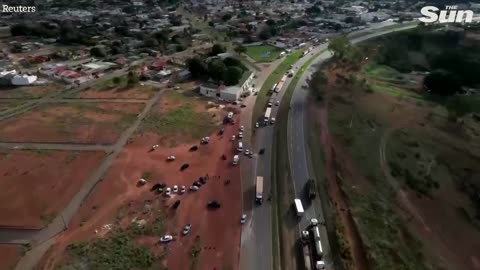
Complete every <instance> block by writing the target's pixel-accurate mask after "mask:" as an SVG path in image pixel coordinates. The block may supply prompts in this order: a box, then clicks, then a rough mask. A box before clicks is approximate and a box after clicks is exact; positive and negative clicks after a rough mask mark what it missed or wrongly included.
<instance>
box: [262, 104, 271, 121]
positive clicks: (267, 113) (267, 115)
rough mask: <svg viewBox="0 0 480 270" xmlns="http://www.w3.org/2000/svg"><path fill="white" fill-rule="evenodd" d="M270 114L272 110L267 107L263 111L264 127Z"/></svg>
mask: <svg viewBox="0 0 480 270" xmlns="http://www.w3.org/2000/svg"><path fill="white" fill-rule="evenodd" d="M270 114H272V108H270V107H268V108H267V110H266V111H265V116H264V118H263V122H264V123H265V125H268V123H269V122H270Z"/></svg>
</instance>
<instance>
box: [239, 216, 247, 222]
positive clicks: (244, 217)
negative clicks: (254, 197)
mask: <svg viewBox="0 0 480 270" xmlns="http://www.w3.org/2000/svg"><path fill="white" fill-rule="evenodd" d="M246 221H247V215H245V214H243V215H242V217H241V218H240V224H245V222H246Z"/></svg>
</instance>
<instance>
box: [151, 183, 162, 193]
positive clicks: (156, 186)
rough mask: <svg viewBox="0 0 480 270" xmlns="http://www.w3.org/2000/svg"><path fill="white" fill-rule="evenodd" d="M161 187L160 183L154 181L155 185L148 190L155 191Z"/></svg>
mask: <svg viewBox="0 0 480 270" xmlns="http://www.w3.org/2000/svg"><path fill="white" fill-rule="evenodd" d="M160 187H162V186H161V184H160V183H156V184H155V185H153V186H152V188H151V189H150V191H155V190H157V189H158V188H160Z"/></svg>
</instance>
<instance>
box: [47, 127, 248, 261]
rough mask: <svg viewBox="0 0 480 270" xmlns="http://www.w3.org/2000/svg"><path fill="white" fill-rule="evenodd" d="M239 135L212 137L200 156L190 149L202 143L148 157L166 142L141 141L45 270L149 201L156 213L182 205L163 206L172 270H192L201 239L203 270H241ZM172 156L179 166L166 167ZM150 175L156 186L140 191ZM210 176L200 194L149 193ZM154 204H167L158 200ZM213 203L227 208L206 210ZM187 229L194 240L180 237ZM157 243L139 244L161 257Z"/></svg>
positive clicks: (97, 194) (98, 191)
mask: <svg viewBox="0 0 480 270" xmlns="http://www.w3.org/2000/svg"><path fill="white" fill-rule="evenodd" d="M236 131H237V126H228V127H227V128H226V131H225V134H224V136H221V137H220V136H217V135H212V136H211V142H210V144H209V145H202V146H200V145H199V150H198V151H196V152H189V151H188V149H189V148H190V147H191V146H192V145H194V144H196V145H198V143H193V144H189V145H182V146H179V147H175V148H170V149H167V148H158V149H157V150H155V151H153V152H149V149H150V148H151V146H152V145H154V144H157V143H158V142H159V141H161V138H160V137H159V136H157V135H156V134H152V133H146V134H140V135H138V136H136V137H135V138H134V140H133V142H131V143H130V144H129V145H128V146H127V147H126V148H125V149H124V150H123V152H122V153H121V154H120V156H119V158H118V159H117V160H116V161H115V163H114V165H113V167H112V169H111V170H110V172H109V173H108V174H107V176H106V177H105V178H104V180H103V181H102V182H101V183H99V184H98V186H97V188H96V190H95V191H94V192H93V193H92V195H91V197H90V198H88V199H87V201H86V202H85V203H84V205H83V206H82V207H81V209H80V211H79V212H78V213H77V215H76V217H75V218H74V220H73V221H72V222H71V224H70V228H69V230H68V231H66V232H65V233H63V234H61V235H60V237H59V238H58V240H57V243H56V244H55V246H54V247H53V248H52V249H51V250H50V251H49V252H48V253H47V255H46V256H45V257H44V258H43V260H42V263H41V265H42V267H41V269H55V265H58V264H60V263H61V261H63V260H62V257H63V258H65V257H64V256H62V254H63V255H66V254H65V253H64V252H63V251H64V249H65V247H66V246H67V245H68V244H69V243H72V242H74V241H78V240H85V239H92V238H94V237H98V235H96V234H95V233H94V231H95V230H96V229H97V230H99V231H100V232H99V234H101V227H102V225H104V224H108V223H115V218H116V217H117V213H118V209H120V208H125V207H127V206H128V205H133V204H136V203H138V202H140V203H141V202H145V201H149V200H152V201H153V203H151V205H152V207H156V206H155V205H156V204H157V203H156V202H159V201H161V202H163V201H165V203H166V204H167V205H171V204H172V203H173V202H175V200H177V199H180V200H181V205H180V207H179V208H178V209H177V210H176V211H173V210H170V209H166V207H165V206H161V204H160V206H159V207H160V209H159V210H161V211H162V212H163V213H164V214H165V215H166V217H167V231H166V232H167V233H169V234H172V235H173V236H174V241H173V242H171V243H169V244H167V245H163V246H161V247H160V250H161V249H165V250H166V252H167V258H166V261H164V262H162V263H163V264H165V265H166V266H168V269H172V270H184V269H189V268H190V264H191V261H190V260H191V255H190V254H191V250H192V246H193V243H194V241H195V237H196V236H197V235H198V236H199V239H200V243H201V247H202V251H201V252H200V255H199V261H198V266H199V267H198V269H205V270H206V269H209V270H211V269H213V268H216V269H233V270H234V269H238V259H239V252H240V232H241V225H240V214H241V205H240V202H241V197H240V196H241V187H240V179H239V175H240V173H239V167H233V166H232V165H230V161H231V158H232V156H233V151H234V147H233V144H232V142H231V141H229V140H228V138H230V137H231V135H232V134H234V133H236ZM222 154H226V155H227V158H228V159H227V160H225V161H224V160H221V155H222ZM169 155H175V156H176V161H174V162H171V163H167V162H166V161H165V159H166V157H167V156H169ZM183 163H189V164H190V167H189V168H188V169H187V170H185V171H183V172H180V171H179V167H180V166H181V164H183ZM145 172H150V173H151V174H152V176H151V178H150V179H151V180H149V183H148V184H147V185H146V186H143V187H137V186H136V184H137V181H138V179H139V178H140V177H141V176H142V174H143V173H145ZM206 174H208V175H209V176H210V180H209V181H208V183H207V184H206V185H205V186H203V187H202V188H201V189H200V190H199V191H197V192H186V193H185V194H183V195H175V196H172V197H171V198H170V199H165V198H164V197H159V195H156V194H154V193H152V192H150V191H149V190H150V187H151V186H152V185H153V184H154V183H156V182H164V183H166V184H168V185H169V186H172V185H175V184H177V185H185V186H187V187H188V186H190V185H191V184H192V182H193V181H194V180H196V179H197V178H198V177H199V176H202V175H206ZM214 175H218V176H220V179H214V177H213V176H214ZM225 179H230V180H231V183H230V184H229V185H225V184H224V180H225ZM155 198H162V200H158V199H156V200H154V199H155ZM212 199H215V200H218V201H219V202H220V203H221V204H222V206H221V208H220V209H218V210H215V211H209V210H207V209H206V203H207V202H208V201H209V200H212ZM132 202H133V204H132ZM149 202H150V201H149ZM155 210H158V209H155ZM140 212H141V211H137V212H135V213H132V212H131V211H130V212H129V213H128V214H127V215H128V219H130V220H131V219H133V218H135V217H138V218H142V217H141V213H140ZM80 223H82V226H80ZM187 223H191V224H192V225H193V226H192V230H191V232H190V234H189V235H187V236H181V230H182V228H183V226H184V225H185V224H187ZM158 239H159V237H153V238H152V237H141V238H140V239H138V242H139V243H141V244H143V245H146V246H148V247H150V248H152V250H153V251H154V252H155V253H156V251H158V250H159V248H158V246H157V245H154V244H155V242H157V241H158ZM180 258H181V259H180Z"/></svg>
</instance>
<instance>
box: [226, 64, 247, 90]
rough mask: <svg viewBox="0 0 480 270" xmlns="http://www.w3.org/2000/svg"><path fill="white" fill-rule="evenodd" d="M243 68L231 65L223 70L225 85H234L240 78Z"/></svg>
mask: <svg viewBox="0 0 480 270" xmlns="http://www.w3.org/2000/svg"><path fill="white" fill-rule="evenodd" d="M242 73H243V70H242V69H241V68H239V67H235V66H231V67H228V68H227V70H226V71H225V79H224V82H225V85H235V84H237V83H238V81H239V80H240V79H241V78H242Z"/></svg>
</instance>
